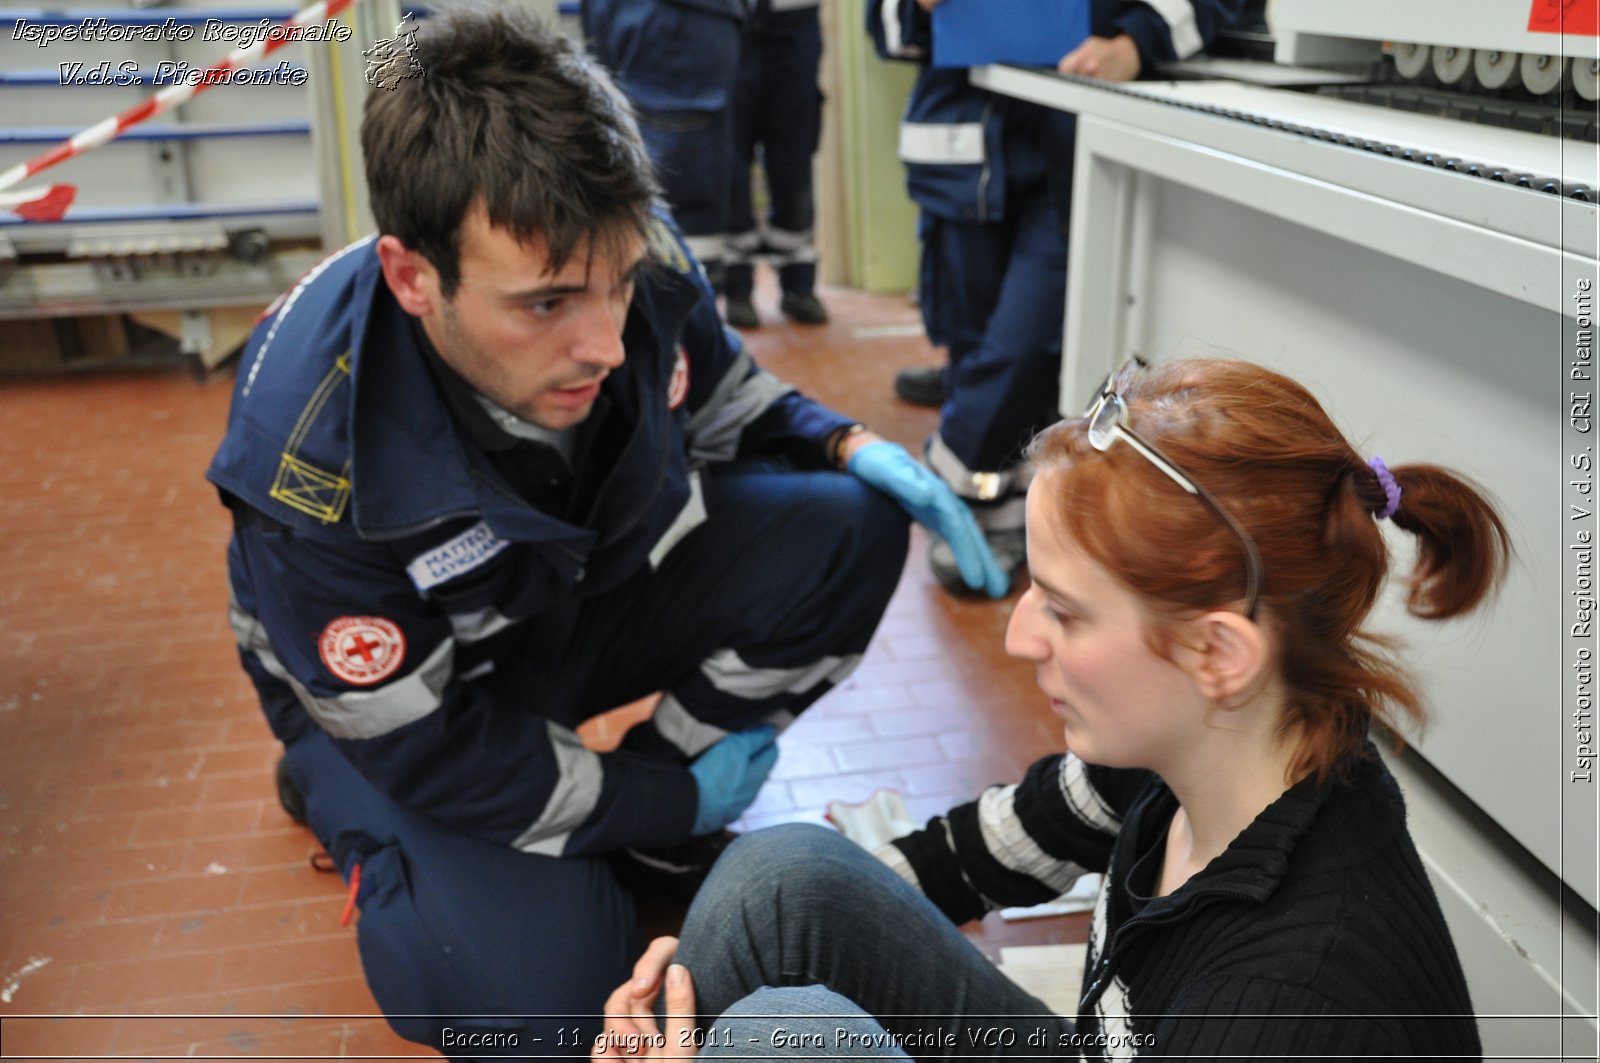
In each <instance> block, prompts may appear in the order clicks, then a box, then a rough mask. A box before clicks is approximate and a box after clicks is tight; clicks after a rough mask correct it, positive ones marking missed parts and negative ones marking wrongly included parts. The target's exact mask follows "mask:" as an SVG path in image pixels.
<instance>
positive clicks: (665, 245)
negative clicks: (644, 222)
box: [650, 218, 690, 273]
mask: <svg viewBox="0 0 1600 1063" xmlns="http://www.w3.org/2000/svg"><path fill="white" fill-rule="evenodd" d="M650 254H651V255H652V256H653V257H655V258H656V259H657V260H658V261H660V262H663V263H665V264H666V265H668V266H671V267H672V268H673V269H675V270H677V271H678V272H679V273H688V272H689V271H690V266H689V256H688V255H686V254H684V252H683V248H682V246H680V245H679V243H678V240H677V237H675V236H673V235H672V229H671V228H670V227H669V226H668V225H667V223H666V222H664V221H662V220H661V219H660V218H651V219H650Z"/></svg>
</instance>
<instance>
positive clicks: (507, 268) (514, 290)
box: [419, 206, 645, 430]
mask: <svg viewBox="0 0 1600 1063" xmlns="http://www.w3.org/2000/svg"><path fill="white" fill-rule="evenodd" d="M644 246H645V245H644V240H643V239H642V238H641V237H638V236H633V235H630V236H628V237H627V238H626V239H620V240H603V239H602V240H599V241H596V240H592V239H591V240H589V241H587V242H585V243H584V244H582V245H581V246H579V247H578V249H577V250H576V251H575V252H574V253H573V254H572V256H571V257H569V258H568V259H567V262H566V264H565V265H564V266H563V267H562V268H561V270H560V271H559V272H556V273H552V272H551V271H550V263H549V256H548V254H547V252H546V248H545V244H544V241H543V240H540V239H535V240H532V241H529V242H528V243H519V242H518V241H517V240H516V239H515V238H514V237H513V236H512V235H511V234H510V233H509V232H507V231H506V230H504V229H500V228H491V227H490V225H489V222H488V217H487V214H486V212H485V211H484V210H483V208H482V207H481V206H477V207H474V208H473V210H471V211H470V212H469V213H468V214H467V216H466V218H465V219H464V220H463V222H462V225H461V283H460V285H458V286H457V288H456V291H455V295H454V296H453V297H452V298H450V299H448V300H446V299H444V298H443V297H442V295H440V294H439V292H438V288H437V275H433V278H432V280H433V284H434V290H433V298H432V299H430V300H429V303H430V306H431V309H430V311H429V312H427V313H423V314H420V315H419V317H420V318H421V320H422V327H423V331H425V332H426V333H427V334H428V338H429V339H430V340H432V341H433V345H434V347H435V348H437V350H438V352H439V357H440V358H442V359H444V362H445V364H446V365H448V366H449V367H450V368H451V369H454V370H455V371H456V372H457V373H458V374H460V376H461V377H462V379H464V380H466V382H467V383H468V384H470V385H471V386H472V387H473V388H474V389H475V390H476V391H477V392H478V393H479V394H481V395H484V396H485V397H487V398H489V399H491V400H493V401H494V402H495V403H496V404H497V405H499V406H501V407H502V408H504V409H506V410H509V411H511V412H512V413H514V414H516V415H517V416H518V417H521V418H522V419H523V420H525V421H531V422H533V423H534V424H536V425H539V426H541V427H543V428H549V429H553V430H559V429H563V428H569V427H571V426H572V425H575V424H577V423H578V422H580V421H582V420H583V419H584V418H585V417H588V416H589V411H590V410H591V409H592V408H593V406H594V400H595V398H596V396H598V395H599V393H600V382H601V381H602V380H604V379H605V377H606V375H607V374H608V373H610V372H611V370H613V369H615V368H617V367H618V366H620V365H621V364H622V360H623V349H622V327H623V323H624V322H625V320H626V319H627V316H628V304H629V302H630V301H631V300H632V298H633V282H634V275H635V273H636V272H637V270H638V267H639V264H640V261H641V259H642V258H643V254H644ZM429 272H430V273H431V270H430V271H429ZM424 283H426V282H424Z"/></svg>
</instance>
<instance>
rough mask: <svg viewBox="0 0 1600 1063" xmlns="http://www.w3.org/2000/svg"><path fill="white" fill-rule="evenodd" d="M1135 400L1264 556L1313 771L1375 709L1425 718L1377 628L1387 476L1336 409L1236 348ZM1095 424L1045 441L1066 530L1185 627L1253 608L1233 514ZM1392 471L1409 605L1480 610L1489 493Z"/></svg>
mask: <svg viewBox="0 0 1600 1063" xmlns="http://www.w3.org/2000/svg"><path fill="white" fill-rule="evenodd" d="M1123 398H1124V400H1125V401H1126V403H1127V406H1128V413H1129V418H1130V423H1131V426H1132V428H1133V430H1134V431H1135V432H1137V433H1138V434H1139V435H1140V436H1141V437H1143V438H1144V439H1147V440H1148V441H1149V442H1150V443H1152V444H1153V445H1154V446H1155V447H1156V448H1158V449H1159V450H1160V451H1161V452H1162V453H1164V454H1165V455H1166V456H1167V457H1168V458H1170V459H1171V460H1172V461H1174V462H1176V463H1177V464H1178V465H1179V466H1181V467H1182V468H1183V469H1184V471H1186V472H1187V473H1188V474H1189V475H1190V476H1192V477H1194V479H1195V480H1196V481H1197V482H1198V483H1200V484H1201V485H1202V486H1203V487H1205V488H1206V490H1207V491H1209V492H1210V493H1211V494H1212V495H1213V496H1214V497H1215V498H1216V499H1217V501H1218V502H1219V503H1220V504H1221V505H1222V506H1224V507H1225V508H1226V509H1227V510H1228V512H1229V513H1231V514H1232V515H1233V517H1234V519H1236V520H1237V521H1238V522H1239V523H1240V524H1241V525H1242V526H1243V527H1244V528H1245V530H1246V531H1248V532H1249V533H1250V535H1251V537H1253V538H1254V539H1255V541H1256V545H1257V547H1258V548H1259V549H1260V551H1261V559H1262V562H1263V567H1264V568H1265V577H1266V578H1265V583H1264V585H1263V587H1262V589H1261V602H1260V606H1259V609H1258V614H1257V615H1258V619H1260V620H1262V621H1263V622H1264V623H1268V624H1270V625H1271V627H1272V629H1273V631H1274V632H1275V634H1276V636H1277V644H1278V647H1279V657H1278V669H1279V674H1280V675H1281V677H1282V679H1283V681H1284V683H1285V684H1286V686H1287V688H1288V690H1289V692H1290V697H1289V703H1288V707H1287V711H1286V714H1285V718H1284V720H1283V721H1282V724H1281V726H1282V728H1283V730H1284V732H1285V733H1294V734H1298V735H1299V739H1298V741H1299V746H1298V750H1297V753H1296V758H1295V764H1294V768H1293V771H1294V774H1295V776H1296V777H1299V776H1300V775H1303V774H1305V773H1308V772H1315V773H1317V774H1318V775H1319V776H1325V775H1326V774H1327V773H1328V772H1329V771H1331V770H1334V769H1336V768H1338V767H1339V766H1340V765H1341V764H1343V763H1346V762H1347V761H1348V758H1350V757H1352V756H1354V755H1356V754H1358V753H1359V751H1360V750H1361V749H1362V747H1363V745H1364V744H1365V741H1366V736H1367V729H1368V726H1369V724H1370V723H1371V721H1372V719H1373V718H1374V717H1377V718H1378V719H1381V720H1383V721H1384V722H1385V723H1387V724H1389V725H1390V726H1391V727H1392V726H1394V725H1396V724H1398V723H1401V722H1410V723H1412V724H1414V725H1420V724H1421V723H1422V722H1423V721H1424V713H1423V709H1422V704H1421V700H1420V698H1419V697H1418V695H1417V692H1416V689H1415V688H1414V687H1413V685H1412V683H1411V680H1410V679H1409V677H1408V676H1407V675H1406V674H1405V672H1404V671H1402V670H1401V669H1400V668H1399V667H1398V666H1397V665H1396V664H1395V663H1394V662H1393V661H1392V660H1391V659H1390V657H1389V655H1388V654H1387V653H1386V652H1385V651H1386V650H1387V649H1388V648H1389V647H1388V644H1387V642H1386V641H1385V640H1384V639H1382V638H1380V637H1378V636H1374V635H1371V634H1369V633H1366V632H1364V631H1363V630H1362V628H1361V625H1362V622H1363V621H1364V620H1365V619H1366V617H1367V614H1368V613H1369V612H1370V611H1371V610H1372V606H1373V603H1374V602H1375V601H1376V600H1377V597H1378V592H1379V590H1380V589H1381V588H1382V586H1383V582H1384V579H1385V578H1386V577H1387V575H1388V571H1389V554H1388V550H1387V548H1386V547H1385V545H1384V541H1383V535H1382V533H1381V532H1380V530H1379V527H1378V521H1377V520H1376V519H1375V514H1378V513H1381V512H1382V510H1383V509H1384V506H1385V504H1386V502H1387V499H1386V496H1385V494H1384V489H1383V485H1382V484H1381V483H1380V482H1379V480H1378V476H1377V474H1376V473H1375V472H1374V471H1373V470H1372V468H1371V467H1370V466H1368V464H1367V461H1366V458H1365V457H1363V456H1362V455H1361V454H1358V453H1357V452H1356V451H1355V449H1354V448H1353V447H1352V446H1351V445H1350V443H1349V441H1348V440H1346V439H1345V437H1344V435H1343V434H1342V433H1341V432H1340V431H1339V429H1338V428H1336V427H1335V426H1334V424H1333V422H1332V420H1331V419H1329V417H1328V415H1327V413H1326V412H1325V411H1324V410H1323V408H1322V406H1321V404H1319V403H1318V402H1317V400H1316V399H1315V398H1313V397H1312V396H1311V394H1310V393H1309V392H1308V391H1306V390H1305V388H1303V387H1301V386H1300V385H1299V384H1297V383H1295V382H1294V381H1292V380H1290V379H1288V378H1287V377H1284V376H1281V375H1279V374H1277V373H1274V372H1272V371H1270V370H1268V369H1264V368H1262V367H1261V366H1258V365H1254V364H1251V363H1249V362H1242V361H1229V360H1220V359H1218V360H1193V361H1178V362H1168V363H1164V364H1162V365H1159V366H1156V367H1153V368H1151V369H1149V370H1147V371H1146V372H1144V373H1143V374H1141V375H1139V376H1137V377H1135V378H1134V380H1133V381H1132V382H1131V383H1130V385H1129V386H1128V388H1127V389H1126V391H1124V392H1123ZM1085 427H1086V426H1085V424H1084V422H1083V420H1082V419H1081V418H1078V419H1075V420H1068V421H1063V422H1061V423H1060V424H1058V425H1056V426H1054V427H1053V428H1050V429H1047V430H1046V431H1045V432H1044V433H1042V434H1041V435H1040V436H1039V438H1038V439H1036V440H1035V441H1034V443H1033V445H1032V447H1031V449H1030V452H1029V453H1030V456H1031V457H1032V459H1033V461H1034V464H1035V466H1036V467H1037V468H1038V470H1039V471H1040V472H1051V473H1053V475H1051V476H1050V477H1049V478H1048V480H1047V481H1046V483H1045V484H1044V485H1041V486H1044V487H1046V488H1047V489H1048V490H1049V491H1050V493H1051V496H1052V497H1051V498H1050V499H1049V500H1048V501H1049V505H1050V507H1051V509H1052V511H1053V513H1054V516H1055V519H1056V521H1057V522H1058V526H1059V527H1060V528H1061V529H1062V530H1064V531H1065V532H1066V533H1067V534H1068V535H1070V536H1071V537H1072V539H1073V540H1074V541H1075V542H1077V543H1079V544H1081V545H1082V547H1083V548H1084V549H1085V550H1086V551H1087V552H1088V553H1089V555H1090V556H1091V557H1092V558H1094V560H1095V561H1097V562H1098V563H1099V564H1100V565H1102V566H1103V567H1105V568H1106V569H1107V570H1108V571H1110V572H1111V573H1112V575H1113V576H1114V577H1115V578H1116V579H1118V580H1119V581H1120V582H1122V583H1123V584H1124V585H1125V586H1127V587H1128V588H1129V589H1130V590H1132V591H1133V592H1134V593H1135V594H1137V595H1139V597H1140V598H1141V599H1143V600H1144V602H1145V604H1146V606H1147V607H1148V608H1150V610H1151V611H1152V612H1153V613H1155V614H1156V615H1157V616H1161V617H1165V618H1168V619H1169V620H1173V621H1176V620H1178V619H1180V618H1182V617H1184V616H1191V615H1195V614H1197V613H1202V612H1207V611H1210V610H1212V609H1217V608H1226V607H1228V606H1230V605H1232V604H1235V603H1238V602H1241V601H1242V600H1243V598H1244V589H1245V562H1244V552H1243V549H1242V547H1241V545H1240V543H1239V541H1238V539H1237V538H1236V537H1235V536H1234V535H1233V534H1232V533H1231V532H1230V531H1229V530H1228V527H1227V525H1226V524H1224V523H1223V522H1222V521H1220V520H1218V519H1217V517H1216V515H1215V514H1214V513H1212V512H1211V510H1210V509H1209V508H1208V507H1206V506H1205V505H1204V504H1203V503H1201V502H1200V501H1199V500H1198V499H1194V498H1191V497H1190V496H1188V495H1186V494H1184V493H1183V492H1182V491H1181V490H1179V489H1178V487H1177V485H1176V484H1174V483H1173V482H1172V481H1171V480H1170V479H1168V478H1167V476H1166V475H1164V474H1163V473H1162V472H1161V471H1160V470H1159V469H1157V468H1156V467H1155V466H1154V465H1152V464H1151V463H1150V462H1149V461H1147V460H1145V458H1144V457H1142V456H1141V455H1140V454H1138V453H1137V452H1136V451H1135V450H1134V449H1133V448H1132V447H1130V446H1128V445H1126V444H1125V443H1120V444H1117V445H1114V446H1112V447H1111V448H1110V449H1109V450H1107V451H1105V452H1103V453H1102V452H1100V451H1096V450H1095V449H1094V448H1093V447H1092V446H1090V444H1089V441H1088V438H1087V435H1086V432H1085ZM1390 471H1391V472H1392V474H1393V476H1394V478H1395V480H1396V481H1397V482H1398V483H1399V485H1400V488H1401V490H1402V492H1403V494H1402V498H1401V501H1400V506H1399V509H1398V510H1397V511H1396V512H1395V513H1394V515H1393V517H1392V518H1391V519H1392V520H1393V521H1394V523H1395V525H1396V526H1398V527H1400V528H1403V529H1404V530H1406V531H1408V532H1410V533H1412V534H1413V535H1414V536H1416V539H1417V546H1418V557H1417V565H1416V569H1415V570H1414V571H1413V572H1412V574H1411V579H1410V593H1409V596H1408V598H1407V607H1408V609H1409V610H1410V612H1411V613H1412V614H1414V615H1416V616H1418V617H1421V618H1423V619H1427V620H1442V619H1445V618H1448V617H1453V616H1457V615H1460V614H1462V613H1465V612H1468V611H1469V610H1471V609H1472V608H1473V607H1475V606H1476V605H1477V604H1478V603H1479V602H1481V601H1482V600H1483V599H1484V597H1485V596H1486V595H1487V594H1488V593H1489V592H1490V591H1491V590H1492V589H1493V588H1494V587H1495V585H1496V583H1497V582H1498V581H1499V579H1500V578H1501V576H1502V575H1503V574H1504V571H1505V567H1506V564H1507V563H1508V561H1509V559H1510V554H1511V547H1510V540H1509V537H1508V536H1507V534H1506V529H1505V525H1504V524H1503V523H1502V522H1501V520H1500V517H1499V515H1498V514H1497V513H1496V512H1495V510H1494V507H1493V506H1492V505H1491V504H1490V503H1489V501H1488V500H1487V499H1486V498H1485V496H1484V494H1483V492H1482V491H1480V490H1479V489H1477V488H1476V487H1474V486H1473V485H1471V484H1470V483H1468V482H1467V481H1466V480H1465V479H1463V478H1462V477H1460V476H1457V475H1456V474H1454V473H1451V472H1449V471H1448V470H1446V469H1443V468H1440V467H1438V466H1435V465H1398V466H1394V467H1392V468H1391V470H1390ZM1156 634H1157V636H1158V637H1157V640H1156V641H1157V642H1158V643H1161V642H1162V641H1163V639H1164V637H1165V636H1164V635H1163V634H1162V633H1160V632H1157V633H1156ZM1158 648H1162V647H1160V646H1158ZM1397 715H1398V716H1399V717H1403V718H1404V720H1401V719H1397V718H1396V717H1397Z"/></svg>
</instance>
